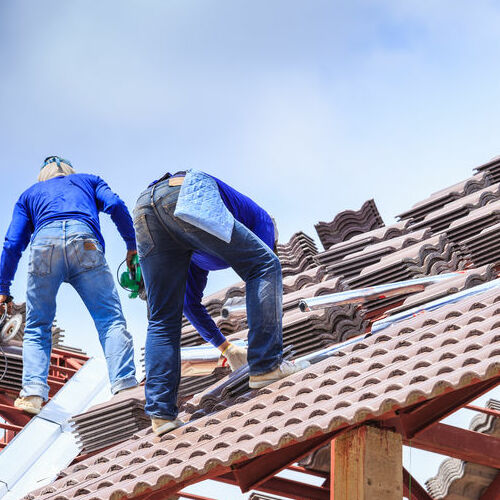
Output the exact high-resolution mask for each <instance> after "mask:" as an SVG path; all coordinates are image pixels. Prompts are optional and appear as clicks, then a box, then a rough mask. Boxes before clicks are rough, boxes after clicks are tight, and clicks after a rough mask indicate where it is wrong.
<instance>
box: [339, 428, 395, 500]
mask: <svg viewBox="0 0 500 500" xmlns="http://www.w3.org/2000/svg"><path fill="white" fill-rule="evenodd" d="M334 449H335V456H334V460H335V464H334V467H335V469H334V471H333V476H332V482H333V484H332V490H333V495H334V498H335V500H371V499H374V498H383V499H384V500H401V498H402V496H403V477H402V467H403V453H402V440H401V435H400V434H399V433H396V432H392V431H389V430H387V429H379V428H376V427H372V426H368V425H364V426H361V427H358V428H356V429H353V430H350V431H348V432H346V433H344V434H342V435H340V436H339V437H337V438H336V439H335V446H334Z"/></svg>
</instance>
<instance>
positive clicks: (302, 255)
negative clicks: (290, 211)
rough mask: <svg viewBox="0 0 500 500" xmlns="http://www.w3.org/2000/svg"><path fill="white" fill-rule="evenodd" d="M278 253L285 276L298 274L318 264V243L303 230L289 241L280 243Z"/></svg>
mask: <svg viewBox="0 0 500 500" xmlns="http://www.w3.org/2000/svg"><path fill="white" fill-rule="evenodd" d="M277 253H278V257H279V259H280V262H281V270H282V273H283V278H286V277H288V276H293V275H296V274H297V273H300V272H302V271H305V270H306V269H312V268H314V267H316V266H317V265H318V262H317V260H316V255H317V254H318V248H317V246H316V243H314V240H313V239H312V238H311V237H310V236H308V235H307V234H305V233H303V232H302V231H299V232H298V233H295V234H294V235H293V236H292V237H291V238H290V240H289V241H288V243H285V244H278V248H277Z"/></svg>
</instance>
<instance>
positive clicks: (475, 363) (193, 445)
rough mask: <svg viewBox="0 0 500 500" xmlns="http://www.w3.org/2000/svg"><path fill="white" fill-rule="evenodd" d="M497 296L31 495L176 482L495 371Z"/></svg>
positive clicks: (381, 338)
mask: <svg viewBox="0 0 500 500" xmlns="http://www.w3.org/2000/svg"><path fill="white" fill-rule="evenodd" d="M498 301H500V289H494V290H490V291H487V292H484V293H482V294H480V295H477V296H474V297H473V298H472V299H469V300H464V301H463V303H461V304H460V306H459V307H457V304H451V305H449V306H446V307H443V308H441V309H439V314H438V316H439V320H438V318H437V317H436V314H434V315H432V314H431V313H428V314H423V315H421V316H419V317H418V318H416V319H414V320H413V321H411V322H407V323H404V324H400V325H395V326H392V327H390V328H389V329H387V330H386V331H385V332H384V333H381V334H379V335H374V336H372V337H370V338H368V339H365V340H363V341H361V342H359V343H356V344H354V345H351V346H349V347H346V348H345V349H343V350H341V351H339V353H338V355H337V356H335V357H330V358H327V359H325V360H324V361H322V362H319V363H317V364H315V365H313V366H312V367H311V368H310V369H308V370H305V371H303V372H301V373H298V374H296V375H294V376H292V377H289V378H287V379H286V380H284V381H281V382H277V383H275V384H272V385H271V386H268V387H267V388H265V389H262V390H260V391H259V393H258V395H257V396H256V397H255V398H253V399H251V400H249V401H247V402H245V403H242V404H239V405H237V406H235V407H230V408H227V409H226V410H222V411H220V412H218V413H216V414H213V415H207V416H205V417H202V418H200V419H198V420H196V421H195V422H193V423H190V424H188V425H187V426H185V427H182V428H180V429H177V430H175V431H174V432H172V433H170V434H167V435H165V436H164V437H163V438H162V439H158V438H155V437H153V435H152V434H151V433H149V432H146V433H144V434H143V435H140V434H139V435H137V436H136V437H135V438H134V439H133V440H130V441H127V442H126V443H123V444H121V445H118V446H117V447H114V448H112V449H110V450H108V451H106V452H104V453H101V454H99V455H97V456H95V457H92V458H90V459H88V460H86V461H83V462H81V463H79V464H77V465H76V466H74V467H72V468H70V469H68V470H66V471H64V476H65V477H64V478H63V479H61V480H59V481H57V482H56V483H54V484H53V485H51V486H49V487H47V488H45V489H44V490H43V491H40V492H38V493H37V496H32V497H30V498H47V499H49V498H53V499H58V500H62V499H70V498H78V499H80V500H84V499H85V500H87V499H89V500H90V499H97V498H99V499H107V498H110V499H113V500H114V499H117V498H122V497H125V498H126V497H131V496H132V495H137V494H138V493H141V492H144V491H146V490H147V489H152V490H154V489H157V488H158V487H160V486H164V485H166V484H169V483H172V486H174V485H175V484H179V485H182V484H184V483H185V482H186V481H188V480H189V481H195V480H196V479H198V478H200V477H203V476H205V475H207V474H209V473H210V472H211V471H214V470H215V469H216V468H217V467H219V466H226V467H227V466H230V465H232V464H236V463H239V462H241V461H242V460H245V459H249V458H252V457H255V456H257V455H260V454H262V453H263V452H265V451H266V450H268V449H269V448H271V449H277V448H281V447H285V446H287V444H288V443H290V442H291V441H297V442H301V441H303V440H304V439H306V438H308V437H311V436H314V435H317V434H327V433H331V432H332V431H335V430H340V429H342V428H343V427H344V426H348V425H353V424H357V423H361V422H365V421H367V420H374V419H376V418H377V417H378V416H381V415H383V414H385V413H388V412H394V411H395V410H396V409H401V408H407V407H410V406H412V405H414V404H415V403H417V402H419V401H421V400H422V399H430V398H433V397H436V396H438V395H440V394H443V393H444V392H445V391H447V390H449V389H455V390H456V389H459V388H461V387H465V386H467V385H468V384H470V382H471V381H472V380H477V381H484V380H488V379H491V378H494V377H498V375H499V374H500V319H499V317H498V314H499V313H500V304H498ZM429 321H430V323H431V324H430V325H426V323H427V322H429ZM409 323H410V324H411V326H410V325H409ZM408 329H411V331H408V332H407V333H402V331H403V330H408ZM450 332H451V333H450ZM398 334H399V335H398Z"/></svg>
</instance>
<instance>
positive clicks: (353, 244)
mask: <svg viewBox="0 0 500 500" xmlns="http://www.w3.org/2000/svg"><path fill="white" fill-rule="evenodd" d="M407 232H408V230H407V229H406V222H397V223H396V224H392V225H391V226H384V227H381V228H379V229H374V230H373V231H368V232H366V233H362V234H359V235H357V236H354V237H353V238H351V239H350V240H348V241H344V242H341V243H337V244H336V245H333V246H331V247H330V248H329V249H328V250H325V251H324V252H321V253H319V254H318V255H317V256H316V260H317V261H318V262H319V263H320V264H323V265H325V266H328V265H331V264H333V263H335V262H338V261H340V260H342V259H343V258H345V257H346V256H348V255H350V254H353V253H356V252H360V251H362V250H363V249H364V248H366V247H368V246H369V245H374V244H376V243H379V242H382V241H386V240H390V239H392V238H397V237H399V236H401V235H403V234H405V233H407Z"/></svg>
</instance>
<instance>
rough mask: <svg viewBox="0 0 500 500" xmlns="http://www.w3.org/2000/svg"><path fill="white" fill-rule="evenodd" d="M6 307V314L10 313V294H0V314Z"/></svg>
mask: <svg viewBox="0 0 500 500" xmlns="http://www.w3.org/2000/svg"><path fill="white" fill-rule="evenodd" d="M5 309H7V314H8V315H9V316H10V315H11V314H12V297H11V296H10V295H0V315H3V313H4V312H5Z"/></svg>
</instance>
